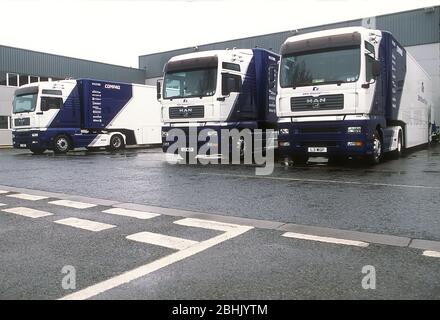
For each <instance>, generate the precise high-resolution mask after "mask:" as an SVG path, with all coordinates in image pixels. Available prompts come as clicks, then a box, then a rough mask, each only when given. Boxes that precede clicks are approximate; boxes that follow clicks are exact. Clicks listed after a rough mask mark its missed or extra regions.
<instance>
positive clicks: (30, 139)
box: [12, 130, 48, 149]
mask: <svg viewBox="0 0 440 320" xmlns="http://www.w3.org/2000/svg"><path fill="white" fill-rule="evenodd" d="M12 134H13V136H12V145H13V146H14V148H16V149H48V145H47V141H46V139H45V138H44V135H45V133H44V132H42V131H39V130H29V131H13V132H12Z"/></svg>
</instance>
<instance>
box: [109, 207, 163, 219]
mask: <svg viewBox="0 0 440 320" xmlns="http://www.w3.org/2000/svg"><path fill="white" fill-rule="evenodd" d="M103 212H104V213H110V214H115V215H118V216H126V217H131V218H137V219H142V220H147V219H151V218H154V217H158V216H160V214H157V213H151V212H145V211H136V210H127V209H121V208H112V209H108V210H104V211H103Z"/></svg>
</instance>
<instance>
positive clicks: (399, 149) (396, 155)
mask: <svg viewBox="0 0 440 320" xmlns="http://www.w3.org/2000/svg"><path fill="white" fill-rule="evenodd" d="M402 153H403V138H402V131H399V136H398V138H397V149H396V150H394V151H393V152H391V157H392V158H393V159H394V160H397V159H399V158H400V157H401V156H402Z"/></svg>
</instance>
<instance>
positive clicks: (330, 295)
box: [0, 145, 440, 299]
mask: <svg viewBox="0 0 440 320" xmlns="http://www.w3.org/2000/svg"><path fill="white" fill-rule="evenodd" d="M439 178H440V146H438V145H434V146H431V147H429V148H425V149H421V150H417V151H413V152H411V153H409V154H408V155H407V156H406V157H404V158H401V159H399V160H390V159H387V160H385V161H384V162H383V163H381V164H379V165H377V166H374V167H370V166H366V165H363V164H360V163H357V162H352V161H351V162H348V163H344V164H340V165H328V164H327V163H326V161H325V160H322V159H314V160H313V161H312V162H311V163H309V165H307V166H302V167H283V166H281V165H280V164H278V163H277V164H276V165H275V169H274V172H273V173H272V174H271V175H269V176H256V175H255V166H253V165H208V166H202V165H173V164H169V163H167V162H166V161H165V160H164V156H163V154H162V153H161V152H160V150H159V149H156V148H148V149H130V150H126V151H123V152H119V153H108V152H105V151H102V152H94V153H90V152H86V151H77V152H72V153H69V154H67V155H53V154H52V153H50V152H47V153H45V154H43V155H41V156H34V155H31V154H30V153H28V152H26V151H18V150H8V149H5V150H0V185H4V186H13V187H22V188H27V189H33V190H41V191H50V192H61V193H65V194H69V195H80V196H87V197H95V198H101V199H109V200H115V201H120V202H131V203H138V204H145V205H152V206H158V207H166V208H176V209H185V210H188V211H194V212H204V213H212V214H221V215H225V216H234V217H244V218H252V219H263V220H270V221H277V222H283V223H287V222H289V223H295V224H300V225H307V226H321V227H328V228H335V229H343V230H352V231H363V232H371V233H379V234H386V235H397V236H402V237H409V238H417V239H424V240H435V241H440V211H439V208H440V206H439V201H440V199H439V197H440V183H438V181H439ZM51 200H56V199H44V200H39V201H26V200H21V199H15V198H11V197H7V196H6V195H0V203H3V204H6V207H0V210H1V209H4V208H8V207H17V206H27V207H31V208H34V209H38V210H44V211H48V212H52V213H54V215H53V216H49V217H44V218H41V219H29V218H26V217H22V216H17V215H11V214H8V213H5V212H2V213H1V215H0V239H1V240H0V253H1V254H0V266H1V269H2V270H1V273H0V274H1V279H0V280H1V281H0V283H1V285H0V297H1V298H4V299H17V298H18V299H57V298H60V297H62V296H64V295H65V294H68V293H69V292H66V290H65V289H63V288H62V287H61V285H60V282H61V279H62V277H63V274H62V273H61V269H62V267H63V266H65V265H73V266H75V267H76V269H77V277H78V281H77V289H82V288H86V287H88V286H90V285H93V284H95V283H98V282H100V281H103V280H105V279H108V278H111V277H114V276H116V275H118V274H121V273H123V272H124V271H128V270H131V269H133V268H135V267H138V266H140V265H144V264H146V263H149V262H152V261H155V260H157V259H160V258H162V257H164V256H167V255H169V254H171V253H172V252H174V251H173V250H172V249H169V248H163V247H158V246H154V245H150V244H143V243H138V242H133V241H129V240H127V239H126V236H128V235H130V234H133V233H136V232H140V231H150V232H156V233H160V234H165V235H170V236H175V237H182V238H186V239H191V240H195V241H204V240H207V239H209V238H211V237H214V236H216V235H218V232H216V231H213V230H205V229H199V228H188V227H183V226H178V225H176V224H174V223H173V222H174V221H175V220H178V219H180V218H178V217H170V216H164V215H162V216H160V217H157V218H154V219H151V220H146V221H141V222H139V221H137V220H136V219H127V218H126V217H120V216H113V215H112V216H110V215H105V214H103V213H102V211H103V210H104V209H106V208H105V207H102V206H97V207H94V208H91V209H86V210H79V209H71V208H64V207H58V206H56V207H55V206H54V205H52V204H50V203H49V202H50V201H51ZM71 216H74V217H78V218H84V219H90V220H95V221H100V222H103V223H109V224H112V225H115V226H116V227H115V228H112V229H109V230H105V231H101V232H96V233H94V232H89V231H85V230H80V229H75V228H71V227H68V226H62V225H59V224H55V223H53V222H54V221H55V220H58V219H62V218H66V217H71ZM282 233H283V232H280V231H278V230H263V229H252V230H250V231H248V232H246V233H245V234H243V235H241V236H239V237H236V238H234V239H231V240H228V241H225V242H223V243H220V244H219V245H217V246H214V247H212V248H210V249H208V250H206V251H204V252H201V253H199V254H197V255H194V256H191V257H189V258H187V259H185V260H183V261H180V262H177V263H175V264H172V265H170V266H167V267H165V268H163V269H160V270H158V271H156V272H154V273H152V274H150V275H147V276H144V277H141V278H139V279H137V280H134V281H132V282H130V283H128V284H125V285H123V286H119V287H117V288H114V289H112V290H109V291H107V292H104V293H102V294H99V295H96V296H95V297H93V298H94V299H304V298H305V299H388V298H397V299H410V298H419V299H420V298H431V299H432V298H433V299H439V298H440V260H439V259H438V258H431V257H425V256H422V254H421V253H422V251H421V250H418V249H413V248H408V247H391V246H382V245H374V244H370V246H368V247H367V248H358V247H351V246H343V245H336V244H328V243H320V242H314V241H307V240H295V239H289V238H285V237H282V236H281V235H282ZM365 265H372V266H374V267H375V268H376V272H377V288H376V289H375V290H371V289H370V290H366V289H364V288H362V286H361V280H362V277H363V276H364V274H362V272H361V270H362V267H363V266H365Z"/></svg>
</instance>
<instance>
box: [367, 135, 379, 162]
mask: <svg viewBox="0 0 440 320" xmlns="http://www.w3.org/2000/svg"><path fill="white" fill-rule="evenodd" d="M382 152H383V147H382V138H381V136H380V134H379V131H377V130H376V131H375V132H374V136H373V154H371V155H368V156H367V162H368V163H369V164H371V165H375V164H378V163H380V160H382Z"/></svg>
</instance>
